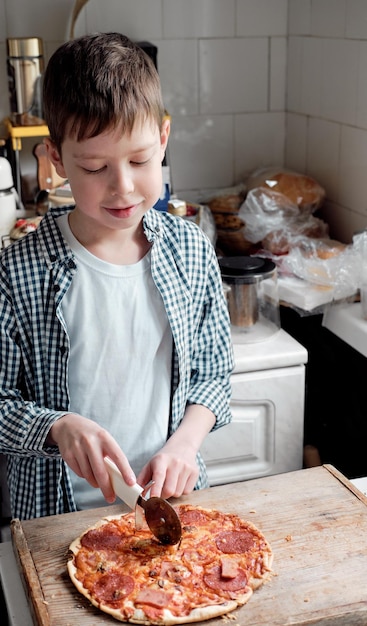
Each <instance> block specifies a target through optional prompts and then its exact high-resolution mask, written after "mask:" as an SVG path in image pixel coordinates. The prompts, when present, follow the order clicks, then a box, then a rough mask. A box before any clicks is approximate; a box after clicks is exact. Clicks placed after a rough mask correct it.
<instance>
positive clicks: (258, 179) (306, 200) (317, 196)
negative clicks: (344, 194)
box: [246, 169, 325, 213]
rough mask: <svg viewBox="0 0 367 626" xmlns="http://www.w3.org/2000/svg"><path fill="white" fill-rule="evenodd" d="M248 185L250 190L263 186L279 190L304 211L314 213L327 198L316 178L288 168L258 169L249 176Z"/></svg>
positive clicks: (275, 190) (271, 190) (278, 199)
mask: <svg viewBox="0 0 367 626" xmlns="http://www.w3.org/2000/svg"><path fill="white" fill-rule="evenodd" d="M246 185H247V188H248V189H249V190H250V189H257V188H261V187H262V188H266V189H269V190H270V192H277V194H281V195H282V196H284V197H285V198H287V199H288V200H290V201H291V202H292V203H293V204H294V205H295V206H298V207H299V209H300V210H301V211H302V212H308V213H313V212H314V211H316V210H317V209H319V208H320V207H321V205H322V203H323V202H324V200H325V190H324V189H323V187H321V185H319V183H318V182H317V181H316V180H314V179H313V178H311V177H310V176H305V175H303V174H298V173H296V172H292V171H288V170H282V169H265V170H258V171H257V172H255V173H254V174H252V175H251V176H250V177H249V179H248V180H247V181H246ZM276 201H277V202H279V201H281V198H279V197H276Z"/></svg>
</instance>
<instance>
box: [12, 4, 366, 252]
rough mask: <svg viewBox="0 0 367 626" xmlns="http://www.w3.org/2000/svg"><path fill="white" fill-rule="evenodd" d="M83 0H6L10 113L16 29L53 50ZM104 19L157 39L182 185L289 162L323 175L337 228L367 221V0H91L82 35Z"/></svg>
mask: <svg viewBox="0 0 367 626" xmlns="http://www.w3.org/2000/svg"><path fill="white" fill-rule="evenodd" d="M73 5H74V2H73V0H52V2H51V1H50V0H32V1H31V0H0V86H1V89H0V117H3V116H4V115H6V114H7V113H8V95H7V77H6V37H19V36H38V37H42V39H43V41H44V44H45V50H46V51H45V57H46V61H47V59H48V58H49V55H50V54H51V53H52V51H53V50H54V49H55V48H56V46H57V45H59V44H60V43H61V42H62V41H63V40H64V39H65V38H66V36H67V25H68V20H69V17H70V14H71V10H72V7H73ZM95 30H104V31H107V30H118V31H120V32H123V33H125V34H127V35H128V36H130V37H131V38H132V39H136V40H143V39H147V40H150V41H151V42H153V43H154V44H156V45H157V46H158V69H159V73H160V76H161V80H162V87H163V93H164V98H165V104H166V107H167V109H168V110H169V111H170V113H171V115H172V122H173V124H172V135H171V139H170V144H169V158H170V164H171V171H172V181H173V187H174V191H175V192H177V193H179V194H180V195H181V196H182V197H185V198H186V199H190V198H199V197H200V191H199V190H202V189H207V188H216V187H225V186H229V185H232V184H234V183H237V182H239V181H241V180H244V179H245V177H246V176H247V175H248V174H249V173H250V172H251V171H252V170H253V169H254V168H256V167H259V166H265V165H273V164H284V163H285V164H286V165H287V166H289V167H292V168H294V169H297V170H298V171H302V172H306V173H309V174H311V175H313V176H315V177H316V178H317V179H318V180H319V181H320V183H321V184H323V185H324V187H325V188H326V191H327V196H328V202H327V206H326V209H325V212H324V214H325V216H326V217H327V220H328V221H329V223H330V224H331V227H332V234H333V235H334V236H336V237H337V238H339V239H341V240H344V241H349V240H350V239H351V237H352V235H353V233H354V232H356V231H357V230H360V229H361V228H363V227H365V226H366V222H367V200H365V197H366V191H365V180H366V181H367V0H103V1H102V0H89V2H88V3H87V5H86V6H85V8H84V9H82V11H81V13H80V16H79V18H78V21H77V23H76V32H75V34H76V35H79V34H82V33H84V32H91V31H95ZM29 141H31V140H29ZM23 156H24V155H23ZM365 169H366V172H365Z"/></svg>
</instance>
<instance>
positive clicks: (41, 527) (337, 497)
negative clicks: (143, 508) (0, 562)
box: [12, 465, 367, 626]
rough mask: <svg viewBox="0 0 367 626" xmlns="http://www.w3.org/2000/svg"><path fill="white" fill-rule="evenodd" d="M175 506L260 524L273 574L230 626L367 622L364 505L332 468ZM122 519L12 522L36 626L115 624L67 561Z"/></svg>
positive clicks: (207, 493)
mask: <svg viewBox="0 0 367 626" xmlns="http://www.w3.org/2000/svg"><path fill="white" fill-rule="evenodd" d="M179 501H181V502H190V503H193V504H197V505H200V506H204V507H215V508H218V509H221V510H223V511H228V512H234V513H237V514H238V515H240V516H241V517H244V518H245V519H248V520H251V521H252V522H253V523H254V524H256V526H258V528H260V529H261V530H262V531H263V532H264V534H265V536H266V537H267V539H268V540H269V542H270V544H271V546H272V548H273V552H274V563H273V570H274V575H273V576H272V578H271V580H270V581H269V582H268V583H266V584H265V585H263V586H262V587H261V588H260V589H258V590H257V591H255V592H254V594H253V596H252V598H251V599H250V601H249V603H248V604H246V605H245V606H244V607H242V608H241V609H238V610H237V611H235V612H234V613H233V614H232V615H231V617H232V619H233V625H234V626H238V625H241V626H242V625H247V626H250V625H251V626H285V625H292V626H306V625H307V626H309V625H310V624H318V625H322V626H356V625H360V626H362V625H363V626H365V625H366V624H367V498H366V497H365V496H364V495H363V494H362V493H360V492H359V491H358V490H357V489H356V488H355V487H354V486H353V485H352V484H351V483H350V482H349V481H348V480H347V479H346V478H345V477H344V476H343V475H342V474H340V473H339V472H338V471H337V470H335V469H334V468H333V467H332V466H329V465H326V466H323V467H316V468H311V469H305V470H300V471H297V472H290V473H287V474H280V475H277V476H269V477H265V478H260V479H256V480H250V481H246V482H241V483H233V484H230V485H224V486H219V487H212V488H210V489H206V490H202V491H198V492H194V493H193V494H190V495H189V496H185V497H182V498H180V500H179ZM120 512H121V506H119V505H114V506H113V507H106V508H105V507H104V508H102V509H93V510H91V511H82V512H78V513H69V514H65V515H59V516H52V517H48V518H41V519H35V520H29V521H25V522H19V520H14V521H13V522H12V537H13V546H14V551H15V554H16V557H17V560H18V563H19V568H20V571H21V574H22V576H23V579H24V585H25V589H26V593H27V596H28V598H29V604H30V608H31V611H32V614H33V619H34V624H35V625H36V626H100V625H104V626H107V625H111V626H112V625H113V624H118V623H119V622H118V621H116V620H114V619H113V618H112V617H109V616H108V615H105V614H103V613H101V612H100V611H98V609H96V608H95V607H93V606H92V605H91V604H90V603H89V602H88V601H87V600H86V599H85V598H84V597H83V596H82V595H80V594H79V593H78V591H77V590H76V588H74V586H73V584H72V583H71V582H70V580H69V577H68V574H67V570H66V562H67V552H68V546H69V544H70V543H71V541H72V540H73V539H75V538H76V537H77V536H78V535H79V534H81V533H82V532H83V531H84V530H86V529H87V528H88V527H89V526H90V525H92V524H94V523H95V522H96V521H98V520H99V519H100V518H101V517H103V516H104V515H106V514H109V515H111V514H116V513H117V514H118V513H120ZM232 619H231V621H232ZM223 621H227V620H223V618H219V619H214V620H210V622H208V624H210V626H219V625H221V626H222V625H223ZM228 621H229V620H228Z"/></svg>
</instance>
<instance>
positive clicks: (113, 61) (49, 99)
mask: <svg viewBox="0 0 367 626" xmlns="http://www.w3.org/2000/svg"><path fill="white" fill-rule="evenodd" d="M43 103H44V117H45V120H46V123H47V124H48V127H49V131H50V137H51V139H52V141H54V143H55V145H56V148H57V149H58V151H59V152H61V145H62V142H63V141H64V139H65V137H66V136H67V135H68V134H70V135H73V136H75V137H76V138H77V140H78V141H80V140H82V139H87V138H90V137H95V136H96V135H99V134H100V133H101V132H103V131H105V130H106V129H108V128H110V127H116V126H117V125H121V128H122V132H128V133H129V132H131V131H132V129H133V126H134V123H135V121H136V119H137V118H139V119H147V118H150V119H151V120H152V121H153V122H154V121H156V122H157V124H158V126H159V128H161V126H162V121H163V117H164V107H163V102H162V95H161V88H160V81H159V77H158V73H157V70H156V68H155V66H154V64H153V62H152V60H151V59H150V58H149V57H148V55H147V54H146V53H145V52H144V51H143V50H142V49H141V48H140V47H139V46H138V45H137V44H135V43H133V42H132V41H131V40H130V39H128V37H125V36H124V35H121V34H119V33H96V34H93V35H85V36H83V37H79V38H78V39H74V40H72V41H69V42H67V43H65V44H63V45H62V46H60V47H59V48H58V49H57V50H56V52H55V53H54V54H53V55H52V57H51V59H50V61H49V62H48V64H47V68H46V71H45V76H44V84H43Z"/></svg>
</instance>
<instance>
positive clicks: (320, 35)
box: [286, 0, 367, 242]
mask: <svg viewBox="0 0 367 626" xmlns="http://www.w3.org/2000/svg"><path fill="white" fill-rule="evenodd" d="M288 35H289V39H288V73H287V105H286V106H287V111H288V113H287V131H286V163H287V164H288V165H291V166H292V167H294V168H296V169H298V170H300V171H303V172H307V173H309V174H310V175H312V176H315V177H317V179H318V180H319V182H320V183H321V184H322V185H323V186H324V187H325V189H326V192H327V197H328V201H327V205H326V208H325V210H324V211H323V215H324V216H325V218H326V220H327V221H328V222H329V223H330V224H331V226H332V234H333V235H334V236H335V237H336V238H338V239H341V240H343V241H347V242H349V241H350V240H351V237H352V236H353V234H354V233H355V232H357V231H359V230H361V229H362V228H365V227H366V226H367V1H366V0H289V24H288Z"/></svg>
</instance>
